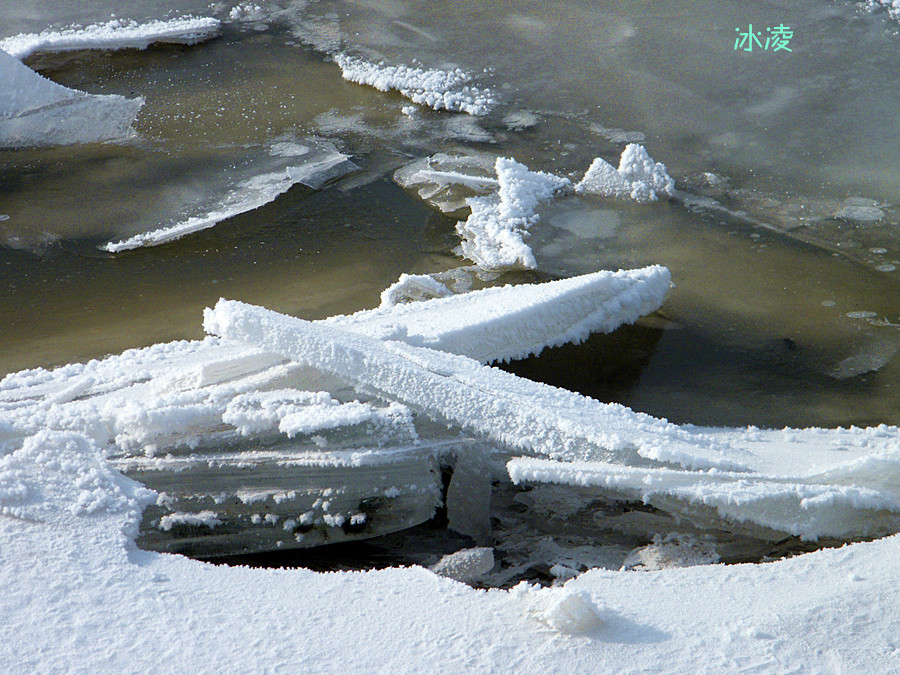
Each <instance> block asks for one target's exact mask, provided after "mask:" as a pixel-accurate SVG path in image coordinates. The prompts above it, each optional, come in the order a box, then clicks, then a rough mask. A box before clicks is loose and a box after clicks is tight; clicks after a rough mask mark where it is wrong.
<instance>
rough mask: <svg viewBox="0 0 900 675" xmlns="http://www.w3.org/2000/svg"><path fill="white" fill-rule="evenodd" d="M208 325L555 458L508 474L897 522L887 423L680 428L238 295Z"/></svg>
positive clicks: (894, 464) (793, 523)
mask: <svg viewBox="0 0 900 675" xmlns="http://www.w3.org/2000/svg"><path fill="white" fill-rule="evenodd" d="M205 325H206V327H207V329H208V330H210V331H211V332H214V333H216V334H219V335H221V336H223V337H225V338H228V339H232V340H238V341H243V342H246V343H248V344H251V345H254V346H257V347H259V348H262V349H265V350H268V351H273V352H276V353H280V354H283V355H284V356H286V357H288V358H290V359H292V360H294V361H297V362H299V363H306V364H308V365H311V366H315V367H316V368H319V369H321V370H324V371H326V372H330V373H333V374H334V375H336V376H338V377H340V378H342V379H345V380H346V381H348V382H351V383H354V384H355V385H356V386H359V387H364V388H366V389H369V390H372V391H374V392H376V393H377V394H378V395H379V396H380V397H383V398H386V399H389V400H396V401H400V402H402V403H404V404H406V405H409V406H410V407H412V408H413V409H414V410H419V411H422V412H425V413H426V414H428V415H430V416H435V417H438V418H442V419H445V420H448V421H450V422H452V423H455V424H458V425H460V426H462V427H463V428H464V429H467V430H470V431H474V432H476V433H478V434H481V435H484V436H487V437H488V438H490V439H492V440H495V441H497V442H500V443H502V444H504V445H506V446H509V447H512V448H520V449H522V450H524V451H526V452H529V453H531V454H533V455H543V456H546V457H548V458H550V459H552V460H556V462H553V463H535V462H534V461H533V460H530V459H524V460H518V461H514V462H513V464H512V465H511V466H510V473H511V475H512V476H513V478H515V479H517V480H524V479H528V478H531V479H534V480H551V481H552V480H556V481H557V482H572V483H575V484H587V485H597V486H603V487H606V488H611V489H614V490H616V489H618V490H620V491H621V492H624V493H625V494H626V495H628V496H630V497H635V496H637V497H640V498H644V499H646V500H647V501H650V502H651V503H653V501H652V500H653V499H654V496H655V495H656V496H658V501H661V502H663V503H664V504H665V505H666V506H668V505H669V503H670V502H672V503H674V504H675V505H676V507H677V506H678V505H679V504H683V503H685V502H686V503H687V504H688V507H682V508H681V509H680V510H681V512H682V513H684V514H685V515H687V517H691V516H692V515H696V517H697V519H698V520H701V521H702V520H703V519H704V518H709V516H710V515H713V516H715V515H716V514H718V516H717V517H718V518H723V519H725V520H727V521H731V522H737V523H741V522H746V523H751V524H753V525H755V526H757V527H758V528H768V529H769V530H777V531H781V532H786V533H788V534H799V535H802V536H804V537H808V538H815V537H817V536H820V535H834V536H864V535H869V534H873V533H874V534H882V533H885V532H893V531H896V530H897V529H898V528H900V515H898V514H900V430H898V429H896V428H893V427H877V428H874V429H849V430H835V431H823V430H818V429H809V430H800V431H797V430H783V431H771V432H763V431H760V430H758V429H752V428H751V429H746V430H716V429H704V428H699V427H692V426H678V425H674V424H670V423H668V422H667V421H665V420H661V419H656V418H653V417H650V416H649V415H645V414H641V413H635V412H634V411H632V410H630V409H628V408H625V407H624V406H620V405H615V404H604V403H600V402H598V401H595V400H592V399H589V398H586V397H583V396H580V395H578V394H574V393H572V392H568V391H564V390H560V389H556V388H554V387H550V386H548V385H543V384H540V383H535V382H531V381H528V380H523V379H521V378H518V377H515V376H513V375H510V374H508V373H505V372H503V371H498V370H496V369H491V368H486V367H484V366H481V365H479V364H478V363H477V362H475V361H473V360H471V359H467V358H465V357H460V356H454V355H450V354H446V353H443V352H437V351H434V350H431V349H427V348H422V347H413V346H410V345H408V344H403V343H399V342H391V341H387V342H381V341H377V340H372V339H369V338H366V337H363V336H360V335H352V334H350V333H345V332H343V331H337V330H334V329H333V328H332V327H330V326H324V325H321V324H320V325H314V324H311V323H309V322H304V321H301V320H299V319H293V318H290V317H285V316H282V315H278V314H276V313H274V312H270V311H268V310H265V309H263V308H259V307H253V306H250V305H244V304H241V303H236V302H226V301H220V302H219V304H217V305H216V308H215V309H213V310H208V311H207V315H206V321H205ZM801 465H802V466H803V468H800V466H801ZM685 469H687V470H688V471H685ZM541 471H543V473H541ZM617 472H618V473H617ZM591 476H593V477H594V478H591ZM700 507H703V508H700ZM672 510H675V511H676V512H678V511H679V509H678V508H675V509H672ZM710 512H711V513H710Z"/></svg>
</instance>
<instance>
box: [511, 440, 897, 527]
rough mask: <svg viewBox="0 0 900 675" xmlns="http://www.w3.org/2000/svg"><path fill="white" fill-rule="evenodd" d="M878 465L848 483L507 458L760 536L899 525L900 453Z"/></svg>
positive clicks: (557, 479)
mask: <svg viewBox="0 0 900 675" xmlns="http://www.w3.org/2000/svg"><path fill="white" fill-rule="evenodd" d="M785 451H790V448H785ZM884 468H885V469H887V470H886V472H885V473H884V475H881V476H873V477H872V478H871V479H870V480H868V481H866V480H857V481H855V482H853V483H847V482H827V478H824V477H822V476H802V475H801V476H790V475H778V474H776V475H760V474H756V473H743V472H729V471H679V470H674V469H669V468H663V467H639V466H622V465H621V464H611V463H606V462H554V461H550V460H545V459H536V458H531V457H520V458H515V459H513V460H511V461H510V462H509V464H508V465H507V469H508V471H509V475H510V477H511V478H512V479H513V481H514V482H516V483H556V484H568V485H579V486H591V487H596V488H600V489H602V490H603V491H605V492H608V493H611V494H614V495H618V496H620V497H621V498H623V499H631V500H639V501H643V502H644V503H646V504H651V505H653V506H656V507H658V508H660V509H662V510H664V511H667V512H669V513H674V514H676V515H679V516H682V517H684V518H685V519H687V520H689V521H690V522H693V523H694V524H695V525H698V526H701V527H718V528H722V529H731V530H737V531H745V532H747V533H748V534H750V535H751V536H755V537H759V538H764V539H767V538H775V539H778V538H780V537H782V536H783V535H784V534H788V535H792V536H800V537H802V538H804V539H816V538H818V537H822V536H831V537H841V538H853V537H864V536H874V535H884V534H891V533H894V532H897V531H900V490H897V484H898V478H900V455H895V456H894V457H893V458H892V461H891V462H890V463H889V464H888V465H886V466H885V467H884Z"/></svg>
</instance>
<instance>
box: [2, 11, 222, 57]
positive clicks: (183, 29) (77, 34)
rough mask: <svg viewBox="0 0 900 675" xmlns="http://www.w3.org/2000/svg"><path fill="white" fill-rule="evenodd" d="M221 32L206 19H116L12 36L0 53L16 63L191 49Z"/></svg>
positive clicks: (211, 19)
mask: <svg viewBox="0 0 900 675" xmlns="http://www.w3.org/2000/svg"><path fill="white" fill-rule="evenodd" d="M220 28H221V22H220V21H219V20H218V19H214V18H209V17H204V18H194V17H183V18H179V19H170V20H167V21H159V20H157V21H147V22H144V23H138V22H136V21H126V20H123V19H115V20H113V21H108V22H107V23H102V24H94V25H92V26H86V27H84V28H67V29H65V30H60V31H53V30H46V31H43V32H41V33H23V34H19V35H14V36H12V37H8V38H5V39H3V40H0V50H3V51H5V52H6V53H8V54H11V55H12V56H14V57H16V58H17V59H24V58H27V57H29V56H31V55H33V54H37V53H52V52H69V51H79V50H87V49H103V50H115V49H146V48H147V47H149V46H150V45H151V44H154V43H158V42H165V43H171V44H186V45H192V44H197V43H198V42H203V41H205V40H209V39H210V38H213V37H215V36H216V35H218V34H219V30H220Z"/></svg>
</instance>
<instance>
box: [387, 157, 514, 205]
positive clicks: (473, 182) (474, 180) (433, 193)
mask: <svg viewBox="0 0 900 675" xmlns="http://www.w3.org/2000/svg"><path fill="white" fill-rule="evenodd" d="M496 161H497V160H496V158H495V157H493V156H490V155H487V154H480V153H476V154H468V155H448V154H445V153H438V154H436V155H432V156H431V157H425V158H423V159H418V160H416V161H415V162H412V163H411V164H407V165H406V166H404V167H401V168H399V169H397V171H395V172H394V180H395V181H396V182H397V184H398V185H400V186H401V187H404V188H408V189H412V190H416V191H417V192H418V194H419V197H421V198H422V199H423V200H425V201H426V202H427V203H428V204H430V205H431V206H433V207H435V208H437V209H439V210H440V211H442V212H443V213H449V214H455V213H458V212H460V211H462V210H463V209H466V210H467V209H468V208H469V206H468V204H467V203H466V199H467V198H468V197H474V196H476V195H486V194H490V193H492V192H495V191H496V190H497V186H498V182H497V177H496V174H495V171H494V166H495V164H496Z"/></svg>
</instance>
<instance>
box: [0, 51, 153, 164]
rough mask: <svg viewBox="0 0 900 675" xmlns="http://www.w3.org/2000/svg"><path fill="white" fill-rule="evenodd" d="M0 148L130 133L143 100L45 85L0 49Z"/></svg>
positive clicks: (85, 140)
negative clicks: (0, 85)
mask: <svg viewBox="0 0 900 675" xmlns="http://www.w3.org/2000/svg"><path fill="white" fill-rule="evenodd" d="M0 82H2V83H3V86H2V87H0V147H7V148H10V147H11V148H19V147H29V146H45V145H71V144H74V143H96V142H100V141H109V140H117V139H121V138H124V137H126V136H128V135H129V134H130V133H131V123H132V122H133V121H134V119H135V117H137V114H138V110H140V108H141V106H142V105H143V103H144V101H143V99H141V98H136V99H127V98H125V97H123V96H104V95H95V94H86V93H84V92H81V91H77V90H74V89H68V88H66V87H63V86H61V85H58V84H55V83H53V82H51V81H50V80H47V79H45V78H43V77H41V76H40V75H38V74H37V73H35V72H34V71H33V70H31V69H30V68H27V67H26V66H24V65H22V64H21V63H20V62H19V61H18V60H17V59H15V58H14V57H12V56H10V55H9V54H7V53H6V52H5V51H2V50H0Z"/></svg>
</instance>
